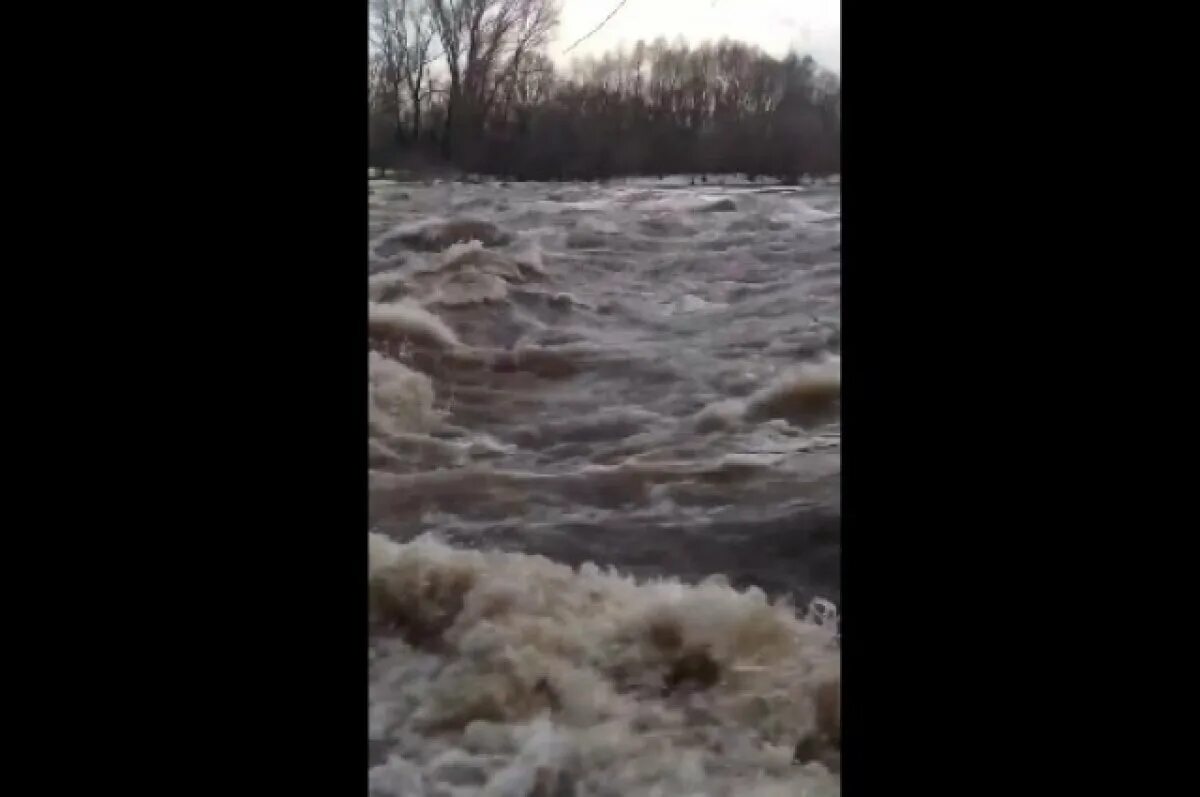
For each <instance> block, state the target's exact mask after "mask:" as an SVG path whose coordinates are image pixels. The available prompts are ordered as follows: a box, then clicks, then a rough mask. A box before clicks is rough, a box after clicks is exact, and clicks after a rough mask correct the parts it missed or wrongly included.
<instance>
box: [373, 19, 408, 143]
mask: <svg viewBox="0 0 1200 797" xmlns="http://www.w3.org/2000/svg"><path fill="white" fill-rule="evenodd" d="M406 3H407V0H371V28H370V30H371V43H372V44H373V45H374V47H375V49H376V51H377V58H378V60H379V81H380V84H381V89H382V91H381V93H382V95H383V99H384V102H385V110H386V111H387V112H388V113H389V114H390V115H391V117H392V119H393V121H394V122H395V126H396V136H397V138H398V139H399V138H400V137H401V136H402V135H403V134H404V120H403V114H404V105H403V102H402V101H401V98H402V97H403V91H402V89H403V86H404V64H405V60H406V58H407V51H408V31H407V28H406V27H405V24H404V17H405V5H406Z"/></svg>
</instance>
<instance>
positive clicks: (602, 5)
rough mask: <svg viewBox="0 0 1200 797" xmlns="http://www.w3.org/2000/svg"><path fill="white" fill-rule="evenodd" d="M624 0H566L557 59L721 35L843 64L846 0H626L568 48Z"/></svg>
mask: <svg viewBox="0 0 1200 797" xmlns="http://www.w3.org/2000/svg"><path fill="white" fill-rule="evenodd" d="M618 2H620V0H562V24H561V25H560V26H559V31H558V39H557V41H555V42H553V43H551V45H550V55H551V57H553V58H554V60H555V61H558V62H560V63H567V62H569V61H570V60H571V59H572V58H574V57H575V56H580V55H596V54H599V53H602V52H604V51H606V50H611V49H614V48H615V47H616V46H617V45H618V44H620V43H622V42H624V43H625V45H626V47H627V48H628V46H629V45H632V44H633V43H634V42H635V41H637V40H638V39H639V38H641V39H645V40H646V41H647V42H650V41H653V40H654V39H655V38H656V37H658V36H664V37H666V39H667V41H672V40H674V39H675V37H676V36H682V37H683V38H684V39H685V40H687V42H688V43H689V44H698V43H699V42H701V41H704V40H705V39H711V40H713V41H716V40H718V39H720V38H721V37H722V36H728V37H729V38H731V39H738V40H740V41H744V42H748V43H751V44H756V45H758V46H759V47H761V48H762V49H764V50H766V51H767V52H769V53H771V54H773V55H783V54H784V53H785V52H787V50H788V48H789V47H795V49H796V51H797V52H799V53H800V54H801V55H804V54H808V55H811V56H812V57H813V58H815V59H817V63H818V64H820V65H821V66H823V67H825V68H827V69H831V70H833V71H834V72H840V71H841V67H842V45H841V37H842V5H841V0H715V2H714V0H626V3H625V7H624V8H622V9H621V10H620V11H618V12H617V15H616V16H615V17H613V18H612V19H611V20H609V22H608V24H607V25H605V26H604V27H603V28H602V29H601V30H600V31H599V32H598V33H596V35H594V36H592V37H591V38H590V39H588V40H587V41H586V42H584V43H583V44H581V45H579V46H578V47H576V48H575V49H574V50H573V51H571V53H570V54H569V55H566V56H564V55H563V50H565V49H566V48H567V47H569V46H570V45H571V43H572V42H574V41H575V40H576V39H578V38H579V37H580V36H583V35H584V34H585V33H587V32H588V31H589V30H591V29H592V28H594V27H595V26H596V25H597V24H599V23H600V21H601V20H602V19H604V18H605V17H606V16H608V14H609V12H610V11H612V10H613V8H615V7H616V5H617V3H618Z"/></svg>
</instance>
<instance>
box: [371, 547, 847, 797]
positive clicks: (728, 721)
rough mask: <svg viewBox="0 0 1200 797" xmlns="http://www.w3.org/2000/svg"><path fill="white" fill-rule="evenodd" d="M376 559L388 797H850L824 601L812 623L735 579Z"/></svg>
mask: <svg viewBox="0 0 1200 797" xmlns="http://www.w3.org/2000/svg"><path fill="white" fill-rule="evenodd" d="M368 544H369V557H370V564H369V568H368V580H369V584H370V599H371V602H370V606H371V615H372V623H373V627H374V628H375V631H374V635H373V638H372V646H371V652H370V662H369V666H370V671H371V687H370V688H371V711H370V734H371V738H372V739H374V740H375V741H376V743H377V744H378V745H379V746H381V747H382V748H383V749H384V750H386V751H387V755H386V757H384V760H383V762H382V763H380V764H379V765H378V766H376V767H375V768H373V769H372V771H371V783H372V789H373V791H375V792H376V793H378V794H381V795H382V794H387V795H401V794H403V795H416V794H424V793H428V794H433V793H439V792H436V791H435V788H436V787H437V786H438V785H439V784H441V785H443V786H449V785H454V786H455V787H456V788H460V789H465V791H462V792H457V793H459V794H464V795H465V794H473V795H529V794H548V795H549V794H580V795H583V794H586V795H592V796H593V797H610V796H611V797H618V795H619V796H620V797H638V796H639V795H645V797H650V795H658V797H676V796H678V797H692V795H696V794H707V795H713V797H716V796H717V795H727V796H728V797H734V795H746V794H755V793H758V794H773V793H779V794H813V795H817V794H837V793H838V791H839V786H838V779H837V777H836V776H835V775H834V774H832V773H831V772H830V768H831V767H836V748H837V746H838V744H839V743H840V708H839V704H840V701H839V699H838V689H839V683H840V669H839V668H840V664H839V654H838V645H837V629H836V617H835V616H833V614H832V613H831V611H830V609H829V606H828V605H825V604H822V606H821V607H820V610H819V611H817V612H815V613H813V614H811V616H809V617H807V618H802V617H800V616H798V615H797V613H796V612H795V611H794V610H793V609H792V607H790V606H788V605H787V604H785V603H778V602H776V603H772V602H770V601H768V600H767V598H766V596H765V595H764V594H763V593H761V592H760V591H758V590H755V589H750V590H747V591H737V590H735V589H733V588H731V587H730V586H729V585H728V584H727V583H726V582H725V581H724V580H723V579H720V578H713V579H709V580H707V581H705V582H702V583H699V584H694V585H688V584H683V583H680V582H678V581H674V580H652V581H644V582H639V581H637V580H635V579H632V578H628V577H625V576H623V575H621V574H619V573H617V572H615V571H605V570H601V569H600V568H597V567H596V566H594V565H583V566H582V567H580V568H579V569H577V570H576V569H572V568H570V567H567V566H565V565H561V564H557V563H555V562H553V561H551V560H548V559H545V558H542V557H537V556H526V555H523V554H516V553H501V552H494V551H480V550H464V549H458V548H453V547H450V546H448V545H445V544H444V543H441V542H439V541H438V540H436V539H433V538H430V537H422V538H419V539H417V540H414V541H412V542H410V543H407V544H403V545H400V544H397V543H394V542H392V541H390V540H388V539H386V538H384V537H382V536H380V535H376V534H372V535H369V537H368ZM798 746H805V747H808V748H812V749H813V750H816V751H817V752H816V753H814V760H813V761H810V762H808V763H803V764H802V763H797V762H795V761H793V757H794V752H795V750H796V749H797V747H798ZM755 790H758V791H755ZM772 790H774V791H772Z"/></svg>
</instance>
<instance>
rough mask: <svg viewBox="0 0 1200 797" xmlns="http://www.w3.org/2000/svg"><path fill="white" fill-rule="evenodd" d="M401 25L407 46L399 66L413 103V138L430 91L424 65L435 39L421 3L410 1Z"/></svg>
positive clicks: (410, 100)
mask: <svg viewBox="0 0 1200 797" xmlns="http://www.w3.org/2000/svg"><path fill="white" fill-rule="evenodd" d="M404 26H405V30H406V33H407V35H408V47H407V49H406V52H405V56H404V59H403V61H402V65H403V72H404V82H405V85H406V86H407V88H408V97H409V102H410V103H411V104H412V137H413V141H416V140H418V139H419V137H420V134H421V102H422V101H423V100H425V99H427V98H428V97H429V95H430V93H431V90H432V89H431V86H430V85H429V83H428V81H427V77H426V72H427V68H428V67H429V65H430V63H431V62H432V60H433V59H431V58H430V57H429V49H430V46H431V45H432V44H433V38H434V26H433V20H432V18H431V12H430V9H429V6H428V5H427V4H425V3H422V2H410V3H409V4H408V8H407V14H406V15H405V19H404Z"/></svg>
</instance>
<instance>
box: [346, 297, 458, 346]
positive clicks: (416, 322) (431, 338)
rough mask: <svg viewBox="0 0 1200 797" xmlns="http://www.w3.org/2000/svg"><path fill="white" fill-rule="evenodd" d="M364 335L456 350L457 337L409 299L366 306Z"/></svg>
mask: <svg viewBox="0 0 1200 797" xmlns="http://www.w3.org/2000/svg"><path fill="white" fill-rule="evenodd" d="M367 331H368V333H369V334H370V335H372V336H373V337H379V338H383V339H385V340H400V341H409V342H412V343H414V344H417V345H425V346H433V347H435V348H456V347H457V346H458V345H459V340H458V336H457V335H455V334H454V330H452V329H450V327H448V326H447V325H446V322H445V321H443V320H442V319H440V318H438V317H437V316H436V315H434V314H433V313H431V312H429V311H428V310H426V309H425V308H424V307H422V306H421V305H420V304H418V303H417V302H415V301H413V300H412V299H409V298H405V299H401V300H400V301H398V302H393V303H383V302H368V303H367Z"/></svg>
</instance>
